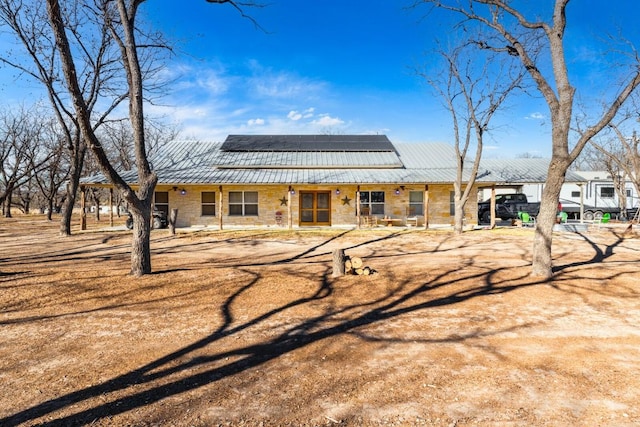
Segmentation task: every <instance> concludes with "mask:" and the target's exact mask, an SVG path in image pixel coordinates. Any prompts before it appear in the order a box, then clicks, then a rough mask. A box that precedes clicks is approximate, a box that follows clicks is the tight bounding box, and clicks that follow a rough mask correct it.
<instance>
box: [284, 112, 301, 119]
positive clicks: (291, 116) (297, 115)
mask: <svg viewBox="0 0 640 427" xmlns="http://www.w3.org/2000/svg"><path fill="white" fill-rule="evenodd" d="M287 118H288V119H289V120H293V121H298V120H300V119H301V118H302V114H300V113H299V112H297V111H296V110H291V111H289V114H287Z"/></svg>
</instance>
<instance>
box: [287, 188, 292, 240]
mask: <svg viewBox="0 0 640 427" xmlns="http://www.w3.org/2000/svg"><path fill="white" fill-rule="evenodd" d="M291 190H292V188H291V186H289V191H287V227H289V230H291V229H292V228H293V218H291V212H292V210H291Z"/></svg>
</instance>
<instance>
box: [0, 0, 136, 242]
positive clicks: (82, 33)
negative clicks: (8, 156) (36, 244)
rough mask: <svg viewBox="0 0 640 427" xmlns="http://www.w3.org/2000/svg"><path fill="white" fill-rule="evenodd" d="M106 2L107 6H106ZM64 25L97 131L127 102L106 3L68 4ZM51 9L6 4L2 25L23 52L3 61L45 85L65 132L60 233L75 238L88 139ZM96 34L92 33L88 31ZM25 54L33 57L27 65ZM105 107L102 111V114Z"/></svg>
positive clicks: (23, 0)
mask: <svg viewBox="0 0 640 427" xmlns="http://www.w3.org/2000/svg"><path fill="white" fill-rule="evenodd" d="M102 2H104V1H102ZM63 6H64V8H65V9H64V10H65V12H64V14H62V16H61V19H64V23H63V24H62V25H63V26H64V27H65V29H66V35H68V37H69V39H71V40H72V42H73V45H74V52H75V53H76V54H75V56H74V63H75V67H76V72H75V78H76V80H77V84H78V88H79V90H80V92H81V93H82V98H83V103H84V106H85V108H86V110H87V112H88V113H89V114H90V115H91V116H92V127H93V128H94V129H97V128H98V127H99V126H100V125H102V124H103V123H104V122H105V121H106V120H107V118H108V117H109V116H110V115H111V113H112V112H113V110H114V109H115V108H116V107H117V106H118V105H119V104H120V103H122V101H123V100H125V99H126V97H127V89H126V81H125V80H124V79H123V76H122V73H121V70H122V67H121V66H120V65H119V63H118V61H117V59H118V56H117V50H116V49H115V47H114V45H113V41H112V38H111V34H110V30H109V28H108V27H107V26H106V25H105V24H104V23H100V22H99V21H98V19H97V17H99V14H98V13H97V10H99V8H100V7H101V0H95V1H87V2H85V3H84V4H83V2H77V1H67V2H64V4H63ZM47 20H48V15H47V10H46V4H45V3H43V2H40V1H37V0H0V25H2V26H4V27H5V28H6V29H9V30H10V32H11V33H12V34H13V35H14V36H15V38H16V41H17V42H18V45H21V46H22V49H21V50H18V51H13V50H9V51H7V52H5V53H4V54H2V55H0V61H2V62H4V63H5V64H7V65H10V66H12V67H14V68H16V69H17V70H19V71H20V72H21V73H22V74H23V75H25V76H28V77H30V78H33V79H34V80H36V81H38V82H40V83H41V84H42V85H43V87H44V88H45V90H46V94H47V97H48V99H49V103H50V105H51V108H52V109H53V112H54V114H55V116H56V118H57V121H58V124H59V126H60V128H61V129H62V134H63V135H64V140H65V143H66V147H67V150H68V152H69V154H68V157H69V159H70V165H69V166H70V170H69V186H68V192H67V197H66V198H65V205H64V208H63V209H62V217H61V220H60V234H61V235H62V236H68V235H70V234H71V215H72V212H73V207H74V205H75V200H76V194H77V189H78V187H79V181H80V177H81V174H82V169H83V164H84V160H85V153H86V150H87V147H86V144H85V140H84V139H83V138H82V136H81V133H80V129H79V126H78V122H77V117H76V115H75V110H74V106H73V99H70V97H69V96H68V92H67V90H66V85H65V82H64V79H63V77H62V75H61V74H62V71H61V64H60V52H59V46H58V44H57V42H56V40H55V38H54V37H53V34H52V33H51V30H50V27H47V26H46V25H42V23H43V22H47ZM89 27H90V28H91V29H92V30H88V28H89ZM23 53H26V54H27V58H28V59H27V60H25V59H24V56H23ZM98 106H100V108H101V111H98Z"/></svg>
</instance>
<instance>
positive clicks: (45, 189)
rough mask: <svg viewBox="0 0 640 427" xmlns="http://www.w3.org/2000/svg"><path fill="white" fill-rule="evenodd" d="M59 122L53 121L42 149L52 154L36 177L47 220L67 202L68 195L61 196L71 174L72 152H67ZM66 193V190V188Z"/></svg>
mask: <svg viewBox="0 0 640 427" xmlns="http://www.w3.org/2000/svg"><path fill="white" fill-rule="evenodd" d="M56 124H57V122H56V121H55V120H51V122H50V123H49V126H48V129H47V131H46V138H45V139H44V141H43V143H42V144H41V147H44V148H45V149H46V151H47V152H48V153H49V154H50V155H49V158H48V160H47V162H46V163H44V164H43V165H42V169H41V172H40V173H37V174H35V175H34V178H35V182H36V184H37V186H38V188H39V191H40V195H41V197H42V199H43V202H44V206H43V209H44V210H45V211H46V214H47V220H49V221H51V220H52V215H53V212H54V211H55V212H58V211H61V207H62V206H61V204H62V203H61V199H62V202H64V200H66V198H67V195H66V194H64V196H61V195H60V193H61V189H62V188H64V187H65V183H66V182H68V180H69V174H70V167H71V164H70V161H69V154H70V152H69V151H67V150H66V142H65V137H64V135H62V134H61V133H60V131H59V126H56ZM64 192H65V193H66V188H64Z"/></svg>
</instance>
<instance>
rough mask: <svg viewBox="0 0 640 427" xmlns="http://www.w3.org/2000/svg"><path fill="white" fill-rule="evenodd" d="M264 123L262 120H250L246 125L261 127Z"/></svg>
mask: <svg viewBox="0 0 640 427" xmlns="http://www.w3.org/2000/svg"><path fill="white" fill-rule="evenodd" d="M264 123H265V122H264V119H250V120H249V121H247V124H248V125H249V126H263V125H264Z"/></svg>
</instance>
